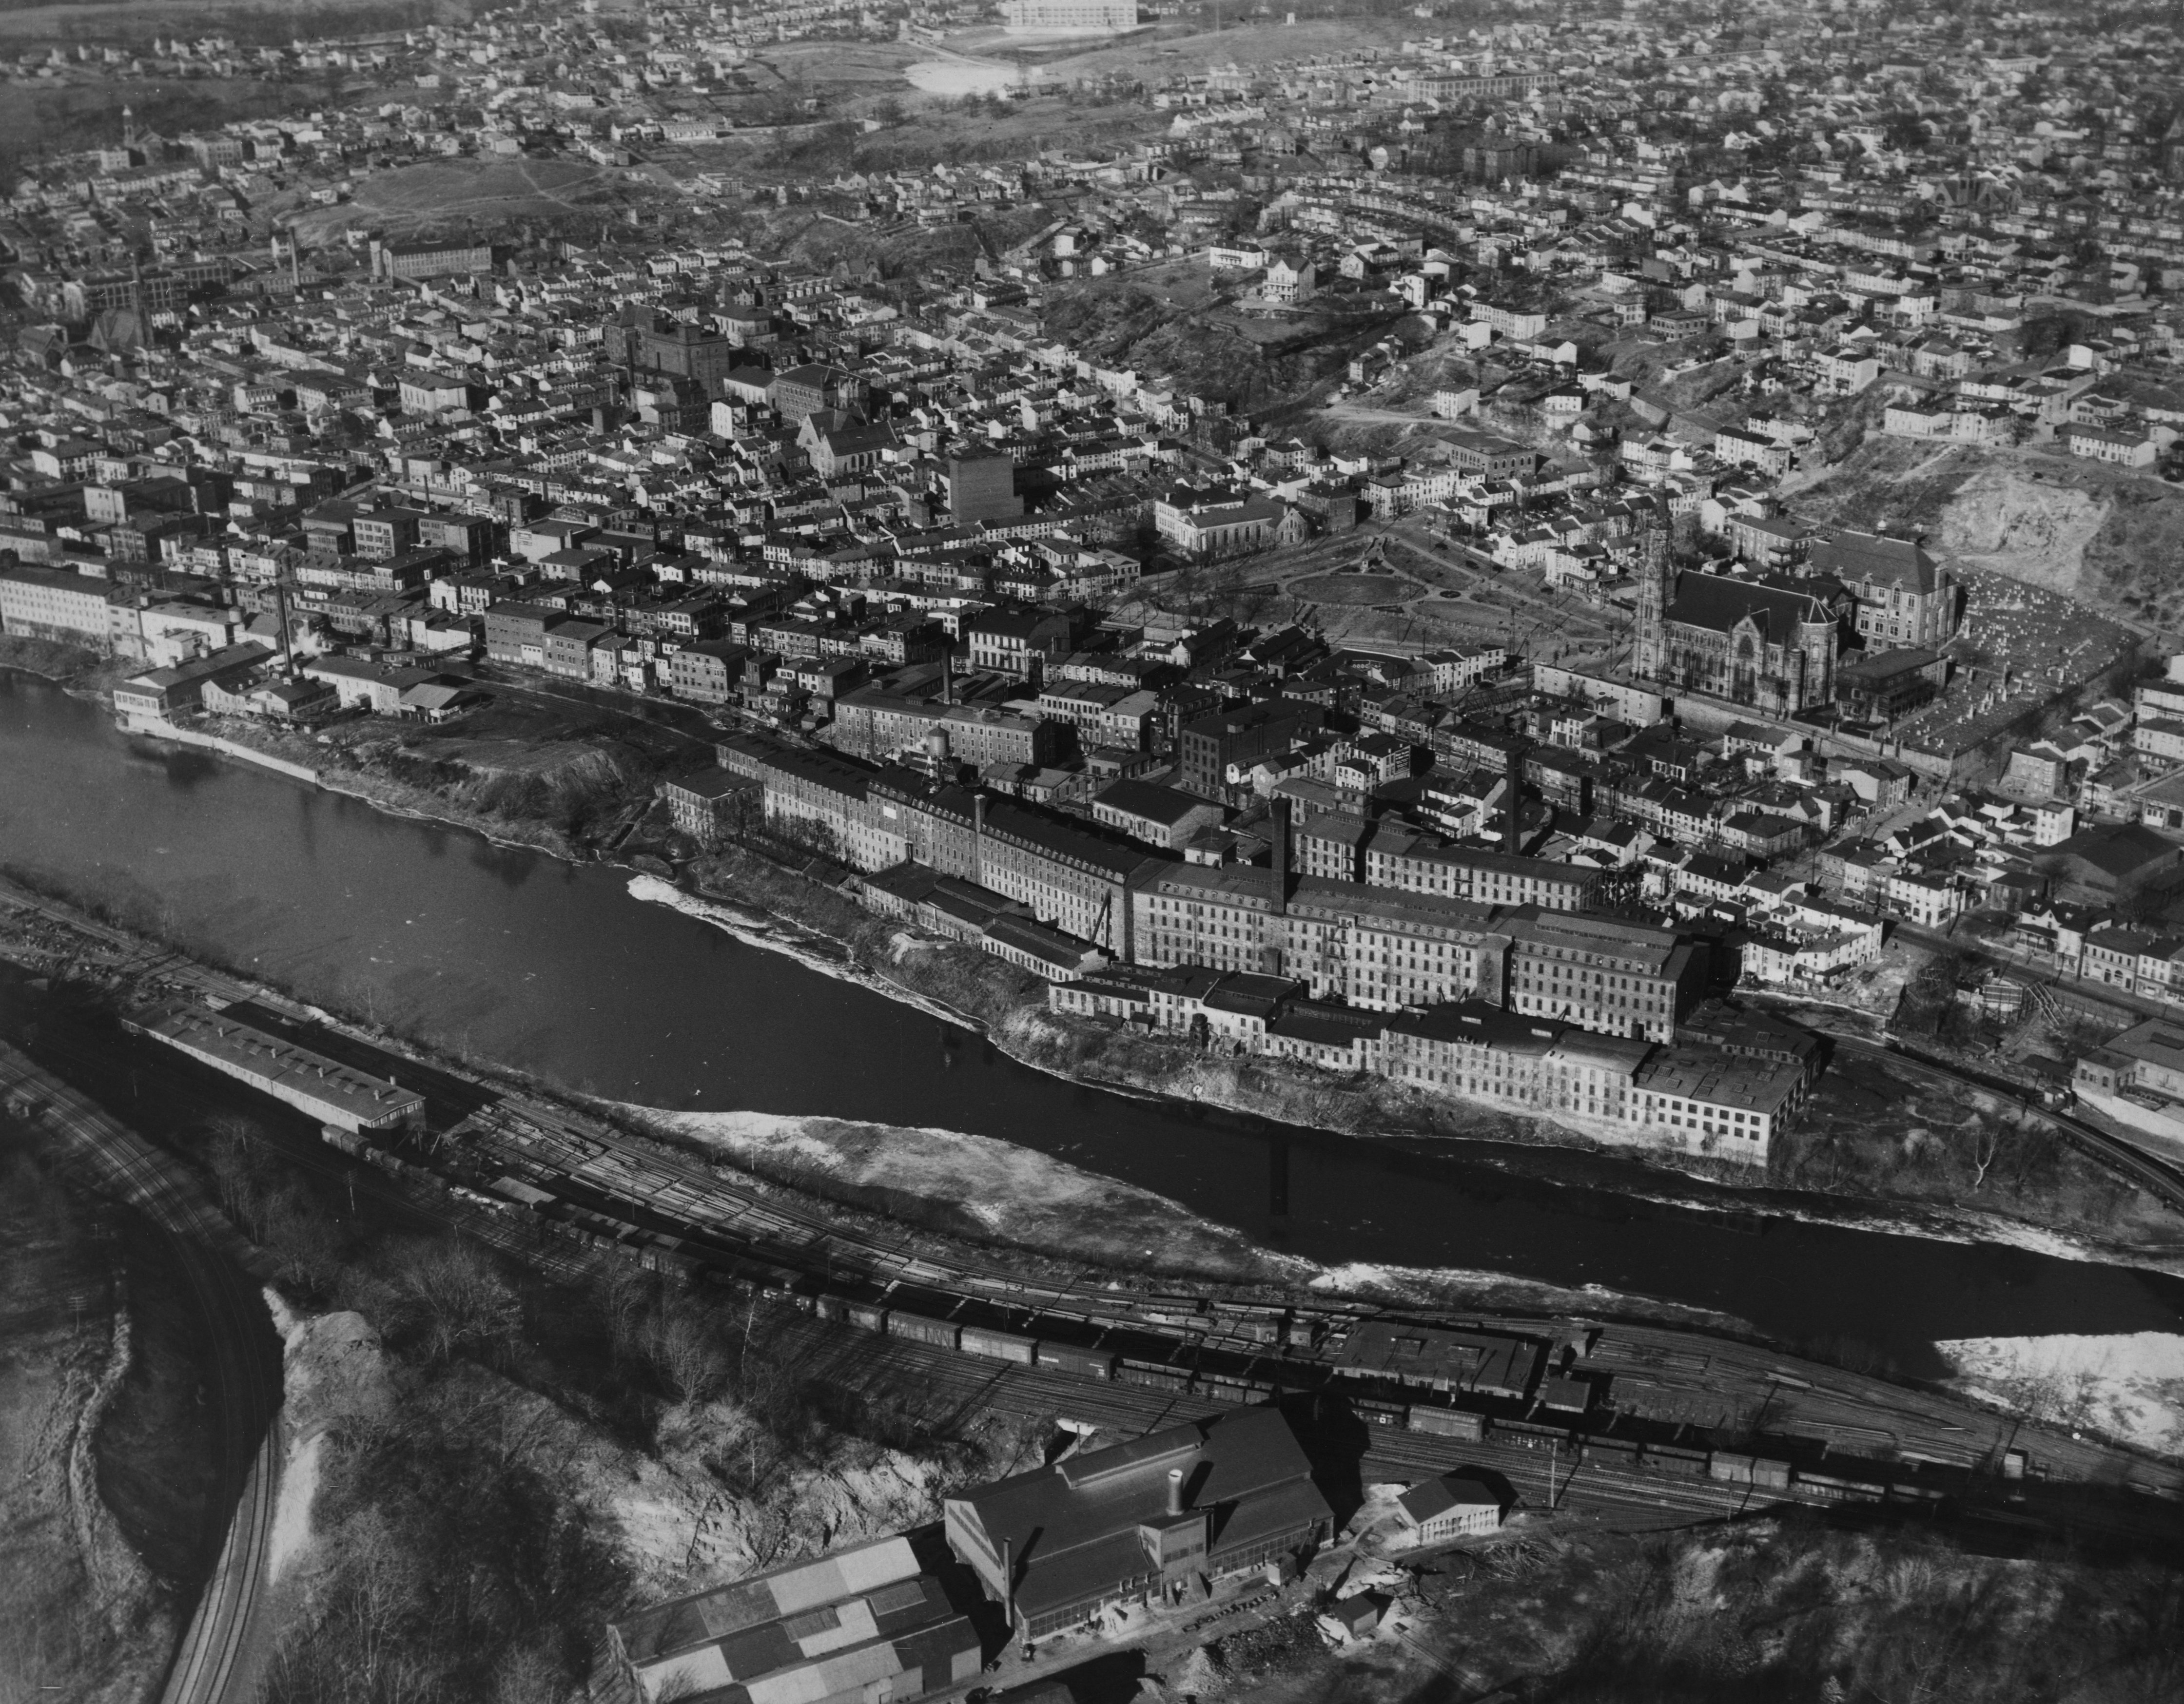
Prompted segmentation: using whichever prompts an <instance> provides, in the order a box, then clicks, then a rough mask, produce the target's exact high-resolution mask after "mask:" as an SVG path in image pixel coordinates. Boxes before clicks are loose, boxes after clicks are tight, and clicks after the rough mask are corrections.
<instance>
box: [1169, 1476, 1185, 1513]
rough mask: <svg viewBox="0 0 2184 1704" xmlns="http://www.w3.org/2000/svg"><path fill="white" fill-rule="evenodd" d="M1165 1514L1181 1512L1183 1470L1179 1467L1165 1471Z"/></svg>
mask: <svg viewBox="0 0 2184 1704" xmlns="http://www.w3.org/2000/svg"><path fill="white" fill-rule="evenodd" d="M1167 1512H1168V1513H1170V1514H1171V1515H1179V1514H1181V1513H1182V1512H1183V1469H1182V1468H1180V1467H1170V1468H1169V1469H1168V1470H1167Z"/></svg>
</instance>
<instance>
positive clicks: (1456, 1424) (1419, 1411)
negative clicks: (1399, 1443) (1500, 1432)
mask: <svg viewBox="0 0 2184 1704" xmlns="http://www.w3.org/2000/svg"><path fill="white" fill-rule="evenodd" d="M1409 1426H1410V1429H1411V1430H1412V1431H1413V1432H1430V1433H1432V1434H1434V1435H1435V1437H1439V1438H1461V1439H1464V1440H1465V1441H1466V1442H1468V1443H1473V1444H1476V1443H1479V1442H1480V1441H1481V1440H1482V1439H1485V1436H1486V1417H1485V1416H1484V1415H1482V1414H1474V1413H1473V1412H1471V1411H1470V1410H1469V1409H1468V1408H1443V1407H1440V1406H1438V1405H1436V1404H1435V1403H1431V1402H1413V1403H1412V1404H1411V1410H1410V1414H1409Z"/></svg>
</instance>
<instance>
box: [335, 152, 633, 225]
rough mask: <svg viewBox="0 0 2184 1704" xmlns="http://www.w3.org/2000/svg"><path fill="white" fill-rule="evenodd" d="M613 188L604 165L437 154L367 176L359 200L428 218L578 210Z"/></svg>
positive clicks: (385, 209)
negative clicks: (428, 161)
mask: <svg viewBox="0 0 2184 1704" xmlns="http://www.w3.org/2000/svg"><path fill="white" fill-rule="evenodd" d="M614 188H615V182H614V180H613V178H612V176H611V175H610V173H609V172H608V171H607V170H606V169H605V168H604V167H601V166H596V165H590V164H582V163H579V162H577V161H573V160H560V159H477V160H469V159H464V160H436V161H434V162H432V163H431V164H426V165H405V166H404V167H402V168H400V169H399V170H395V171H383V172H381V173H379V174H377V175H376V176H372V177H369V178H366V179H365V181H363V182H362V183H359V185H358V186H357V189H356V200H357V205H358V206H359V207H367V208H370V209H374V210H375V211H382V212H387V213H406V214H414V215H416V216H419V217H425V218H434V217H437V218H448V217H462V216H486V215H496V216H503V217H506V216H521V215H525V214H554V213H570V212H574V211H575V210H576V209H577V206H578V205H579V204H580V203H592V202H596V201H597V200H598V199H599V197H600V196H601V195H602V194H607V193H610V192H612V191H613V189H614Z"/></svg>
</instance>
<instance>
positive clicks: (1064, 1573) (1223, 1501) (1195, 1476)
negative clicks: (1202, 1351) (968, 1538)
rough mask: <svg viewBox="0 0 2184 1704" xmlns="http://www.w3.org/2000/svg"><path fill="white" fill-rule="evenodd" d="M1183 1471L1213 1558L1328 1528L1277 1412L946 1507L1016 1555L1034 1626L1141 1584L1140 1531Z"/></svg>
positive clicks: (1158, 1437)
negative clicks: (1206, 1515) (1205, 1519)
mask: <svg viewBox="0 0 2184 1704" xmlns="http://www.w3.org/2000/svg"><path fill="white" fill-rule="evenodd" d="M1171 1467H1178V1468H1181V1469H1182V1470H1183V1476H1184V1478H1183V1497H1184V1506H1185V1507H1186V1508H1187V1509H1208V1510H1211V1511H1212V1520H1211V1523H1210V1524H1211V1527H1212V1533H1211V1540H1212V1542H1211V1545H1210V1548H1211V1549H1212V1551H1216V1552H1218V1551H1226V1550H1234V1549H1236V1548H1238V1547H1239V1546H1242V1545H1251V1544H1253V1543H1255V1542H1258V1541H1262V1540H1272V1539H1274V1538H1277V1537H1279V1536H1280V1535H1282V1534H1288V1533H1291V1532H1295V1531H1296V1530H1297V1529H1301V1528H1304V1527H1307V1526H1312V1525H1318V1526H1319V1527H1320V1528H1321V1529H1322V1530H1324V1528H1325V1525H1326V1524H1327V1523H1329V1522H1330V1521H1331V1519H1332V1516H1331V1514H1330V1512H1329V1509H1328V1506H1327V1502H1326V1500H1325V1499H1324V1498H1323V1497H1322V1496H1321V1495H1320V1494H1319V1491H1318V1488H1317V1487H1315V1486H1314V1485H1313V1484H1312V1464H1311V1462H1309V1461H1308V1460H1307V1458H1306V1456H1305V1453H1304V1451H1303V1450H1302V1448H1301V1447H1300V1445H1298V1443H1297V1440H1296V1437H1295V1434H1294V1433H1292V1432H1291V1431H1290V1426H1289V1422H1288V1421H1287V1420H1285V1419H1284V1418H1283V1417H1282V1415H1281V1413H1280V1412H1279V1411H1278V1410H1276V1409H1273V1408H1246V1409H1243V1410H1241V1411H1240V1412H1234V1413H1230V1414H1224V1415H1221V1416H1219V1417H1216V1418H1213V1419H1211V1420H1201V1421H1194V1422H1192V1423H1190V1424H1187V1425H1183V1426H1175V1427H1171V1428H1168V1429H1167V1430H1166V1431H1162V1432H1155V1433H1152V1434H1150V1435H1148V1436H1146V1437H1144V1438H1140V1439H1137V1440H1136V1441H1135V1442H1134V1443H1128V1444H1121V1445H1116V1446H1115V1447H1114V1448H1112V1449H1109V1450H1094V1451H1087V1452H1086V1453H1084V1454H1083V1455H1079V1456H1072V1457H1070V1458H1069V1459H1068V1460H1067V1461H1063V1462H1056V1464H1055V1465H1054V1466H1053V1467H1041V1468H1036V1469H1034V1470H1033V1471H1032V1472H1030V1473H1019V1474H1017V1475H1016V1476H1015V1477H1014V1478H1007V1479H1002V1480H1000V1481H998V1482H997V1483H995V1484H990V1485H984V1486H980V1487H978V1488H977V1489H975V1490H970V1491H967V1492H965V1493H964V1494H963V1495H961V1496H960V1497H950V1499H948V1503H949V1507H950V1529H951V1530H953V1529H954V1527H955V1525H956V1511H958V1510H961V1511H962V1512H966V1513H967V1514H969V1515H970V1516H971V1517H972V1522H973V1523H975V1525H976V1527H977V1528H978V1530H979V1532H980V1534H981V1535H982V1536H983V1539H984V1540H985V1542H986V1543H988V1544H989V1545H991V1547H992V1550H993V1553H994V1554H995V1556H999V1555H1000V1551H1001V1548H1002V1545H1003V1543H1004V1542H1005V1541H1006V1543H1007V1545H1008V1546H1009V1550H1010V1553H1011V1556H1012V1557H1013V1558H1014V1560H1015V1564H1016V1572H1017V1585H1016V1601H1017V1610H1018V1612H1019V1613H1021V1614H1022V1616H1023V1617H1024V1618H1026V1619H1031V1618H1036V1617H1039V1616H1040V1615H1043V1614H1045V1613H1048V1612H1052V1611H1056V1610H1064V1609H1067V1608H1069V1607H1073V1606H1074V1605H1077V1604H1079V1603H1084V1602H1088V1601H1096V1600H1097V1599H1099V1598H1100V1597H1101V1596H1103V1595H1107V1594H1108V1593H1110V1592H1112V1591H1113V1590H1117V1589H1118V1588H1119V1587H1120V1586H1121V1584H1122V1583H1123V1581H1125V1580H1132V1579H1140V1578H1142V1576H1143V1575H1144V1573H1145V1566H1146V1565H1145V1549H1144V1545H1143V1542H1142V1540H1140V1539H1139V1526H1140V1525H1141V1524H1142V1523H1147V1522H1158V1521H1159V1520H1160V1519H1161V1518H1162V1515H1163V1513H1164V1512H1165V1511H1166V1509H1167V1487H1168V1478H1167V1475H1168V1470H1169V1469H1170V1468H1171Z"/></svg>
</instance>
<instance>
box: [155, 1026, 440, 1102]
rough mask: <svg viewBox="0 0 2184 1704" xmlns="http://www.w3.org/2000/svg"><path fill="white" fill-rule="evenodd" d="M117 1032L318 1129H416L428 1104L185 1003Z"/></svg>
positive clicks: (412, 1094)
mask: <svg viewBox="0 0 2184 1704" xmlns="http://www.w3.org/2000/svg"><path fill="white" fill-rule="evenodd" d="M122 1027H124V1028H125V1029H128V1030H131V1031H133V1032H134V1033H136V1034H138V1035H147V1036H149V1037H151V1038H152V1039H153V1040H154V1041H163V1042H164V1043H165V1044H167V1045H168V1046H170V1047H171V1048H174V1049H175V1050H177V1051H179V1052H182V1053H187V1055H189V1056H190V1057H191V1058H192V1059H194V1060H198V1061H201V1062H202V1063H203V1064H206V1065H209V1066H211V1067H212V1068H213V1069H214V1071H219V1072H226V1074H227V1075H228V1076H230V1077H232V1078H238V1079H239V1080H241V1081H242V1082H244V1083H248V1084H249V1085H250V1086H251V1087H252V1088H253V1089H259V1090H261V1091H263V1092H264V1093H265V1094H270V1095H271V1096H272V1097H273V1098H274V1099H275V1100H285V1101H287V1103H288V1105H291V1106H292V1107H294V1108H296V1109H297V1110H298V1111H300V1112H303V1113H304V1114H306V1115H307V1116H309V1117H312V1118H315V1119H316V1120H318V1122H320V1123H321V1124H331V1125H333V1126H335V1127H337V1128H339V1129H343V1130H392V1129H395V1128H398V1127H402V1126H405V1125H415V1124H421V1123H422V1122H424V1118H425V1097H424V1096H423V1095H421V1094H417V1093H416V1092H415V1091H414V1090H412V1089H404V1088H403V1087H401V1086H400V1085H399V1084H398V1083H395V1082H394V1081H393V1079H392V1078H383V1077H373V1076H371V1075H370V1074H369V1073H367V1072H361V1071H358V1070H355V1069H354V1068H352V1067H351V1066H346V1065H343V1064H342V1063H341V1062H340V1061H338V1060H333V1059H328V1058H327V1057H326V1055H324V1054H320V1053H314V1052H312V1051H311V1050H309V1048H304V1047H298V1046H297V1045H296V1044H294V1043H293V1042H290V1041H286V1040H283V1039H281V1037H279V1036H276V1035H273V1034H270V1033H267V1032H266V1031H265V1030H262V1029H257V1028H253V1027H252V1026H251V1025H249V1024H247V1023H244V1022H241V1021H240V1020H238V1019H236V1018H232V1017H230V1016H227V1014H226V1013H225V1012H218V1011H212V1010H211V1009H210V1008H209V1007H207V1006H201V1005H191V1004H190V1003H189V1002H188V1001H187V1000H176V1001H175V1002H174V1003H172V1004H171V1005H164V1006H160V1007H158V1008H156V1009H154V1010H153V1011H147V1012H140V1013H137V1014H136V1015H134V1016H129V1017H125V1018H124V1019H123V1020H122Z"/></svg>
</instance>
